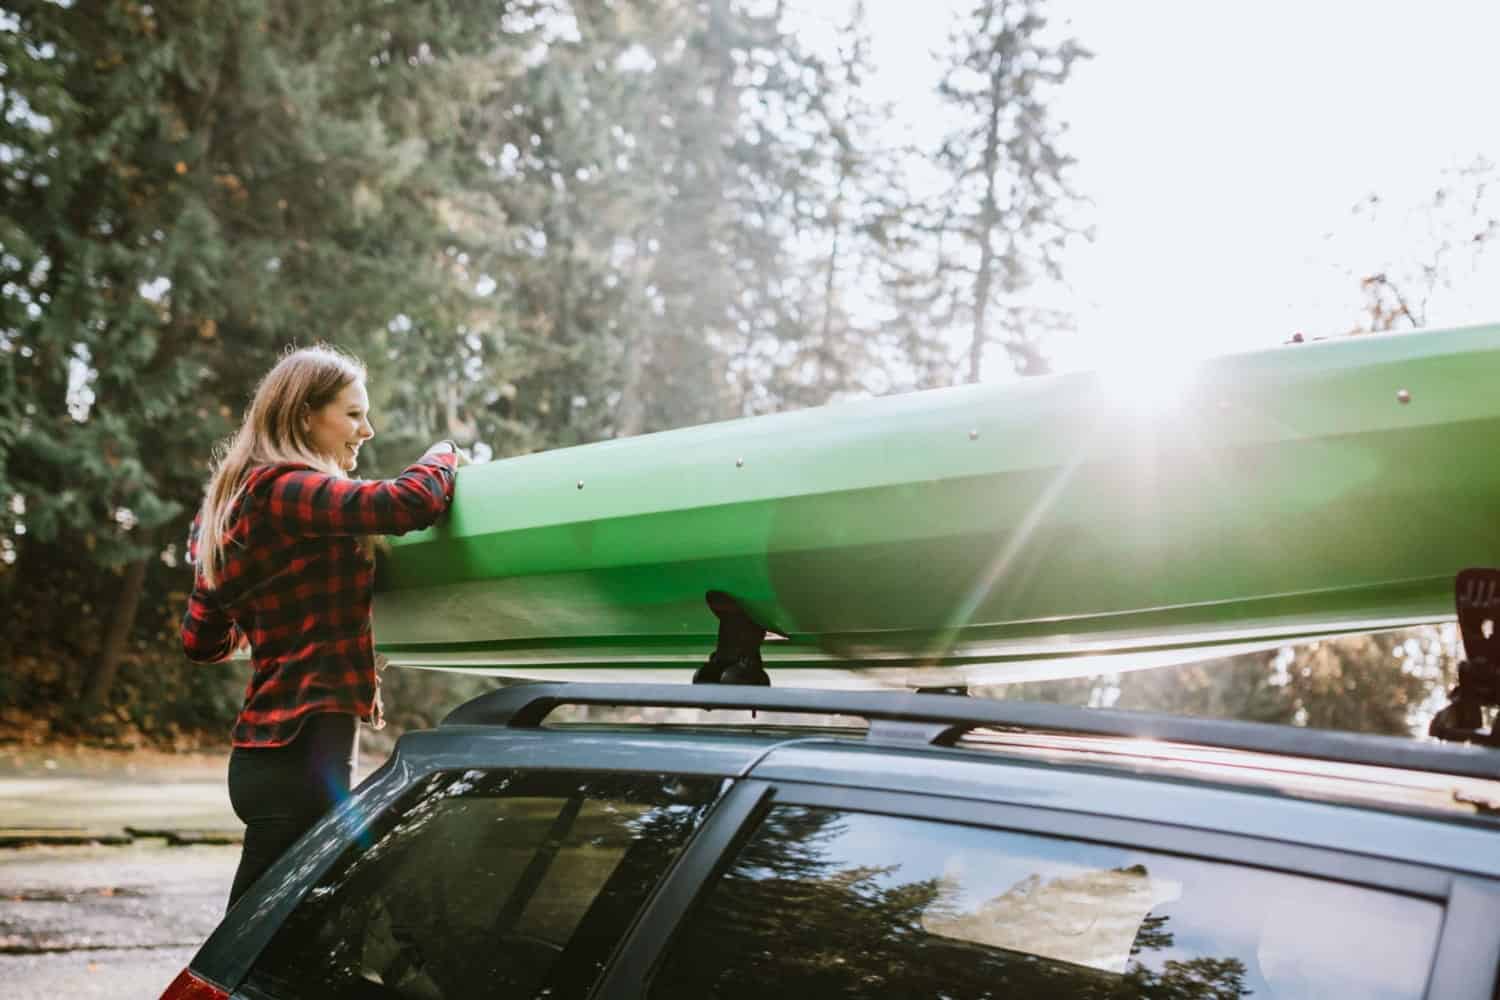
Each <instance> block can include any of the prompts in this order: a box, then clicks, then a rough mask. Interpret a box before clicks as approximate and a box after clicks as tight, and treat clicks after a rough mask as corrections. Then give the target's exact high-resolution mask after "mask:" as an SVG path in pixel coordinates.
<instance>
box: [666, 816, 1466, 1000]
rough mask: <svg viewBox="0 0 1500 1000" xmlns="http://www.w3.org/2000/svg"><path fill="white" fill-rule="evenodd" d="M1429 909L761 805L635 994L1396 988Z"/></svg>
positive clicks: (1201, 867) (1185, 866)
mask: <svg viewBox="0 0 1500 1000" xmlns="http://www.w3.org/2000/svg"><path fill="white" fill-rule="evenodd" d="M1441 920H1442V908H1441V907H1440V906H1439V905H1438V904H1436V903H1433V902H1430V901H1427V900H1422V899H1415V898H1410V897H1407V896H1401V895H1395V894H1391V893H1387V892H1382V891H1377V890H1372V889H1368V888H1363V887H1359V886H1352V885H1346V884H1342V883H1335V882H1328V881H1323V880H1319V879H1313V878H1306V877H1303V876H1298V875H1291V874H1286V873H1282V872H1275V871H1267V870H1264V869H1252V868H1244V867H1239V866H1235V865H1231V864H1224V863H1220V862H1209V861H1201V860H1196V859H1191V858H1183V857H1176V856H1172V855H1164V854H1155V853H1150V852H1146V851H1139V850H1134V849H1131V848H1127V847H1116V846H1109V845H1103V844H1095V843H1082V842H1077V841H1070V840H1065V839H1061V838H1055V837H1046V836H1036V835H1031V834H1023V833H1017V832H1012V831H1004V830H994V829H985V828H981V827H971V826H963V825H957V824H949V823H938V822H931V821H927V820H918V819H907V818H901V817H895V816H884V815H872V814H863V813H854V812H843V811H837V810H831V809H814V808H805V807H800V806H779V807H776V808H774V809H772V810H770V812H769V813H768V815H767V816H766V818H765V819H764V821H763V822H762V823H761V825H760V826H759V828H758V829H757V831H756V832H755V834H754V835H753V836H752V837H751V839H750V840H749V841H748V842H747V843H746V844H745V846H744V847H743V849H742V850H741V851H740V852H739V854H738V855H737V857H736V858H735V859H734V860H733V862H732V863H731V864H730V865H729V867H728V868H727V870H726V871H725V872H724V873H723V875H722V876H720V877H719V878H718V879H717V880H716V881H715V882H714V883H713V884H712V886H711V888H710V889H709V890H708V891H707V895H706V896H705V897H704V898H702V899H701V900H700V902H699V904H698V906H697V908H696V909H695V910H694V912H693V913H692V914H691V915H690V917H689V919H688V920H687V921H685V924H684V926H683V928H682V929H681V930H680V931H679V932H678V934H677V935H676V937H675V938H674V939H673V941H672V942H671V943H670V944H669V946H668V948H667V951H666V954H665V956H664V958H663V961H662V963H661V965H660V966H659V970H658V972H657V974H656V976H655V977H654V979H653V981H652V984H651V989H650V993H649V996H651V997H652V998H656V1000H664V998H677V997H721V998H740V997H744V998H755V1000H764V995H765V984H767V983H774V984H775V985H776V989H777V992H778V993H779V994H780V995H782V996H817V997H829V996H836V997H891V996H911V997H916V996H923V997H946V998H950V1000H967V998H976V1000H977V998H981V997H1006V996H1016V997H1032V996H1036V997H1042V996H1045V997H1071V998H1089V1000H1094V998H1105V997H1108V998H1110V1000H1129V998H1148V997H1150V998H1157V997H1205V998H1208V997H1212V998H1214V1000H1230V998H1239V997H1254V998H1255V1000H1293V998H1295V1000H1314V998H1326V997H1333V996H1358V997H1365V998H1374V1000H1405V998H1419V997H1421V996H1422V995H1423V990H1424V988H1425V984H1426V979H1427V971H1428V969H1429V967H1430V966H1431V964H1432V959H1433V954H1434V950H1435V948H1436V942H1437V935H1438V929H1439V926H1440V923H1441Z"/></svg>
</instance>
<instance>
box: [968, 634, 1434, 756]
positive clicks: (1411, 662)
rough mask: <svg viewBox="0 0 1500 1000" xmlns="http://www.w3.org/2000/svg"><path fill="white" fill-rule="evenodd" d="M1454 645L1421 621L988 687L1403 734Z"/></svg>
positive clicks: (1059, 698) (1424, 714)
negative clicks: (1198, 658) (1197, 659)
mask: <svg viewBox="0 0 1500 1000" xmlns="http://www.w3.org/2000/svg"><path fill="white" fill-rule="evenodd" d="M1460 652H1461V651H1460V649H1459V648H1458V646H1457V640H1456V638H1455V636H1454V635H1453V629H1452V628H1437V627H1427V628H1418V629H1408V630H1404V631H1397V632H1383V633H1375V634H1371V635H1360V636H1351V637H1349V638H1340V639H1327V640H1323V641H1320V642H1312V643H1304V644H1302V645H1299V646H1289V647H1286V648H1285V649H1282V650H1280V651H1276V652H1270V653H1253V654H1248V655H1244V656H1234V657H1229V658H1226V659H1223V660H1216V661H1214V660H1210V661H1204V662H1201V663H1189V664H1184V665H1182V666H1176V667H1161V668H1157V669H1154V670H1137V671H1131V672H1128V673H1122V674H1118V675H1104V676H1098V677H1079V678H1072V679H1068V680H1061V681H1037V682H1029V683H1020V684H1006V685H998V686H995V687H993V688H990V689H987V693H989V694H991V695H993V696H995V697H1002V698H1011V699H1017V700H1023V701H1044V702H1060V703H1063V704H1073V705H1090V704H1093V705H1106V704H1107V705H1112V706H1114V707H1117V708H1124V709H1135V710H1139V711H1148V712H1165V713H1168V714H1173V715H1190V716H1198V717H1200V718H1219V719H1245V720H1248V721H1252V722H1274V723H1288V724H1295V725H1306V726H1311V727H1314V728H1318V729H1343V730H1351V731H1354V732H1366V733H1388V734H1391V735H1403V736H1404V735H1410V734H1413V733H1417V732H1421V731H1425V728H1426V725H1427V723H1428V721H1429V720H1430V719H1431V716H1432V713H1433V712H1434V711H1435V710H1436V708H1437V707H1439V706H1440V705H1441V703H1442V702H1443V700H1444V696H1445V693H1446V692H1447V691H1448V689H1449V688H1450V687H1452V685H1453V684H1454V683H1455V681H1456V678H1457V661H1458V658H1459V655H1460Z"/></svg>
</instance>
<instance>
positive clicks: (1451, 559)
mask: <svg viewBox="0 0 1500 1000" xmlns="http://www.w3.org/2000/svg"><path fill="white" fill-rule="evenodd" d="M1172 374H1173V375H1174V376H1175V378H1174V379H1173V380H1172V381H1171V382H1170V384H1169V382H1168V381H1167V380H1165V379H1157V378H1155V377H1154V376H1152V377H1143V378H1141V379H1138V380H1136V381H1134V382H1130V381H1121V380H1118V379H1115V378H1112V377H1111V376H1109V375H1107V374H1105V373H1077V374H1068V375H1059V376H1051V377H1044V378H1035V379H1027V380H1022V381H1016V382H1011V383H1007V384H1004V385H981V386H965V387H960V388H953V389H941V390H934V391H928V392H918V393H911V394H906V395H899V396H890V397H885V398H881V399H872V400H866V401H861V402H854V403H843V404H837V405H832V406H826V407H821V408H817V409H809V410H803V411H799V412H795V413H785V414H778V415H774V416H767V417H756V418H751V419H745V420H735V421H729V422H726V423H719V424H712V425H707V426H702V427H694V428H689V429H684V430H678V431H670V432H666V433H660V434H650V435H645V436H642V437H637V438H628V439H621V440H615V441H608V442H603V443H600V444H593V445H587V446H584V447H578V448H567V449H561V450H557V451H552V452H546V453H541V454H535V455H528V456H525V457H521V458H513V459H507V460H505V461H499V462H492V463H489V464H485V465H477V466H470V467H468V468H465V469H463V470H462V471H461V473H460V474H459V478H458V487H457V495H456V499H455V501H454V504H453V508H452V511H451V513H450V515H449V516H448V517H447V518H446V519H445V521H444V522H443V523H441V524H439V525H438V526H437V527H435V528H433V529H430V530H427V531H423V532H419V533H413V534H409V535H406V536H404V537H401V538H396V539H392V540H391V545H390V548H389V551H388V553H387V554H386V556H385V558H384V559H383V563H384V564H383V566H382V568H381V572H380V581H381V582H380V589H379V592H378V594H377V597H376V608H375V630H376V635H377V638H378V642H379V647H380V649H381V650H382V652H384V653H385V654H386V655H387V656H389V657H390V658H391V660H392V662H396V663H405V664H410V665H415V666H433V667H448V668H459V669H463V668H468V669H486V670H494V671H496V672H500V673H512V674H519V675H525V674H527V673H528V672H533V671H549V670H557V669H563V668H584V667H587V668H598V667H628V666H636V667H655V666H663V665H665V666H673V665H680V666H684V667H687V666H693V665H696V664H697V663H699V662H701V661H702V659H703V658H704V656H705V655H706V654H707V652H708V651H709V650H710V649H711V648H712V646H713V642H714V635H715V628H716V624H717V623H716V620H715V618H714V617H713V615H712V614H711V613H710V612H709V611H708V608H707V607H706V605H705V603H704V595H705V593H706V592H707V591H709V590H720V591H724V592H726V593H728V594H730V595H733V597H734V598H736V599H737V600H738V601H739V602H740V604H741V605H742V606H743V607H744V608H745V609H746V610H747V611H748V612H749V614H750V615H751V616H752V617H753V618H754V619H755V621H756V622H757V623H759V624H760V625H763V626H765V627H766V628H768V629H770V630H772V631H773V632H775V633H778V634H779V637H778V638H776V639H775V640H774V641H768V642H767V643H766V646H765V658H766V661H767V665H768V666H774V667H800V668H819V667H827V666H829V665H832V664H847V665H854V666H863V667H879V666H906V667H911V666H919V665H924V664H931V665H963V664H979V663H987V664H1002V665H1003V664H1005V663H1016V664H1021V663H1027V662H1037V661H1043V660H1051V659H1055V658H1061V657H1077V656H1099V655H1109V654H1122V653H1124V654H1130V655H1133V656H1146V654H1152V655H1156V656H1163V655H1165V656H1167V657H1170V656H1171V655H1173V651H1174V650H1176V651H1181V650H1187V649H1201V648H1203V647H1216V646H1222V647H1223V648H1224V649H1225V650H1226V651H1228V650H1237V649H1243V648H1251V647H1257V646H1260V647H1263V646H1265V645H1267V644H1273V643H1280V642H1285V641H1294V640H1296V639H1299V638H1307V637H1312V636H1321V635H1330V634H1338V633H1341V632H1354V631H1369V630H1372V629H1377V628H1386V627H1396V626H1400V625H1409V624H1416V623H1422V622H1432V621H1440V620H1444V619H1448V618H1451V617H1452V608H1453V578H1454V575H1455V574H1456V573H1457V572H1458V571H1459V570H1460V569H1463V568H1464V567H1467V566H1484V565H1500V463H1493V464H1492V462H1491V461H1490V458H1491V456H1490V450H1491V448H1492V447H1494V446H1495V444H1496V443H1497V442H1500V326H1487V327H1475V328H1467V329H1461V330H1448V331H1438V332H1421V333H1413V334H1390V335H1369V336H1360V337H1349V338H1343V339H1338V340H1330V341H1320V342H1314V343H1307V344H1294V345H1288V346H1285V347H1281V348H1276V349H1272V350H1265V351H1258V352H1253V353H1245V354H1237V355H1230V356H1224V357H1219V358H1213V359H1209V360H1205V361H1200V362H1196V363H1194V364H1192V365H1190V366H1184V367H1182V368H1181V369H1180V370H1178V371H1176V372H1174V373H1172ZM1147 658H1148V659H1149V657H1147Z"/></svg>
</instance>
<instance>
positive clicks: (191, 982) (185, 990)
mask: <svg viewBox="0 0 1500 1000" xmlns="http://www.w3.org/2000/svg"><path fill="white" fill-rule="evenodd" d="M161 1000H229V994H228V993H225V992H224V991H223V990H221V989H219V988H218V987H217V986H214V985H213V984H212V983H206V982H204V981H203V980H201V979H199V978H198V977H197V976H195V975H193V971H192V970H191V969H183V970H182V971H181V972H179V973H178V974H177V978H176V979H174V980H172V985H171V986H168V987H167V992H165V993H163V994H162V995H161Z"/></svg>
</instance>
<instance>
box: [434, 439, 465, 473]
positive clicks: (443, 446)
mask: <svg viewBox="0 0 1500 1000" xmlns="http://www.w3.org/2000/svg"><path fill="white" fill-rule="evenodd" d="M447 452H452V453H453V454H455V455H457V456H458V464H459V466H460V467H462V466H465V465H468V464H469V456H468V455H466V454H464V451H463V449H462V448H460V447H459V446H458V445H456V444H454V443H453V442H452V441H439V442H438V443H437V444H435V445H433V446H432V447H430V448H428V449H427V451H425V452H424V453H423V454H422V457H423V458H426V457H427V456H428V455H442V454H445V453H447Z"/></svg>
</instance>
